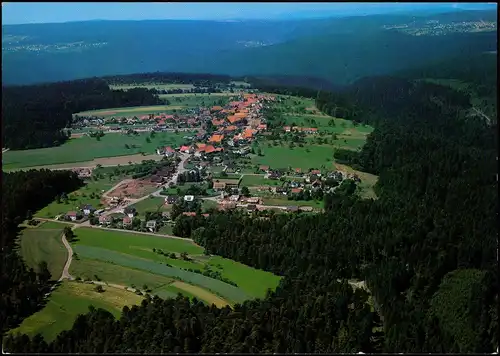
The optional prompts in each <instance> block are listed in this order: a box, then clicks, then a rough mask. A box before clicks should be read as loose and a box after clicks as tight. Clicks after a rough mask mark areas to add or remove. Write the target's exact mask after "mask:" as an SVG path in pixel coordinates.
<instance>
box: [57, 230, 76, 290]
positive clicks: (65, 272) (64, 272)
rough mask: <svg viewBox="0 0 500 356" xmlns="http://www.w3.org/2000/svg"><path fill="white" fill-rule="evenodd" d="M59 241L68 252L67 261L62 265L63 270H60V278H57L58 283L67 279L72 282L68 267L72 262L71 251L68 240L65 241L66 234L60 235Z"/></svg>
mask: <svg viewBox="0 0 500 356" xmlns="http://www.w3.org/2000/svg"><path fill="white" fill-rule="evenodd" d="M74 228H75V227H72V229H74ZM61 240H62V243H63V245H64V247H66V250H67V251H68V259H67V260H66V263H65V264H64V268H63V270H62V273H61V278H59V281H62V280H63V279H69V280H70V281H72V280H73V279H74V278H73V276H72V275H71V274H69V266H71V262H72V261H73V249H72V248H71V245H70V244H69V242H68V240H66V234H62V236H61Z"/></svg>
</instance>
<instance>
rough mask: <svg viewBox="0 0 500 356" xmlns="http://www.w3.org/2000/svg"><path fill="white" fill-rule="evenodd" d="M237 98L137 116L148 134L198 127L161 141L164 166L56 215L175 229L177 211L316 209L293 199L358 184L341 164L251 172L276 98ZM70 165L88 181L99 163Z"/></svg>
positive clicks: (308, 130) (142, 228)
mask: <svg viewBox="0 0 500 356" xmlns="http://www.w3.org/2000/svg"><path fill="white" fill-rule="evenodd" d="M233 99H234V100H232V101H229V102H228V104H227V105H225V106H213V107H210V108H204V107H201V108H199V109H198V110H196V112H195V113H193V114H192V115H167V114H162V113H160V114H157V115H153V114H150V115H147V116H142V117H140V118H135V119H132V121H131V122H132V123H134V122H137V121H138V120H141V122H142V123H143V124H146V125H149V126H147V128H146V130H149V131H151V132H156V131H162V130H182V129H187V128H190V129H195V130H196V132H197V133H196V135H195V136H194V137H187V138H186V141H187V142H185V144H183V145H180V146H179V147H172V146H165V147H158V148H157V149H156V154H157V155H158V156H161V162H163V163H162V165H161V168H158V169H154V170H151V171H147V172H146V173H147V174H146V176H144V174H142V175H143V176H142V177H140V178H136V179H132V180H131V179H127V180H126V181H125V180H124V181H123V182H122V184H119V185H117V187H116V188H115V189H113V190H111V191H108V192H106V193H104V194H103V195H102V197H101V204H100V205H102V207H100V208H98V207H93V206H91V205H89V204H84V205H82V206H81V207H79V209H76V210H72V211H69V212H67V213H66V214H63V215H60V216H58V217H57V218H58V219H64V220H69V221H73V222H79V223H82V224H87V225H101V226H106V227H111V228H119V229H133V230H137V231H149V232H157V231H161V230H163V231H171V229H166V230H165V229H162V227H165V226H167V227H168V226H172V225H173V220H175V218H176V217H177V216H178V215H180V214H182V215H187V216H195V215H197V214H198V215H202V216H208V215H209V214H210V212H212V211H213V210H214V209H215V210H223V211H228V210H234V209H242V210H244V211H247V212H248V213H257V214H261V215H262V216H265V215H266V213H268V212H270V211H274V212H284V213H294V212H309V213H312V212H318V211H321V210H322V209H321V207H319V205H320V204H317V205H318V206H315V204H294V201H300V202H304V201H305V202H314V201H315V202H321V201H322V199H323V196H324V194H327V193H332V192H334V191H335V189H336V188H337V187H339V186H340V184H341V183H342V182H343V181H344V180H347V179H350V180H352V181H354V182H359V178H358V177H357V176H356V175H355V174H352V173H348V172H343V171H340V170H337V171H336V170H333V171H332V170H323V171H322V170H321V169H310V170H308V171H302V170H301V169H300V168H293V167H292V166H289V168H288V169H283V168H273V167H270V166H267V165H260V166H256V167H254V169H252V170H249V166H248V165H244V164H242V162H244V160H245V157H247V156H248V155H250V154H255V152H254V151H255V149H254V147H253V146H252V143H253V141H254V140H256V139H257V138H258V137H259V136H261V135H263V136H265V135H266V133H269V130H268V125H267V121H266V118H265V117H264V114H263V109H264V108H265V107H266V105H269V104H271V103H273V102H275V101H276V97H275V96H272V95H269V94H254V93H240V94H239V95H238V96H236V97H235V98H233ZM98 120H100V119H98ZM99 123H102V122H101V121H99ZM99 127H100V128H101V129H106V127H105V126H99ZM283 131H284V132H291V131H297V132H301V133H302V134H303V135H305V134H307V135H315V134H317V131H318V130H317V128H307V127H306V128H304V127H298V126H284V127H283ZM280 163H282V162H280ZM73 170H74V171H76V172H77V173H78V175H79V177H80V178H82V179H89V178H91V177H92V175H93V171H94V168H75V169H73ZM252 179H253V180H255V182H252ZM247 183H248V184H247ZM181 187H182V188H185V187H188V189H181ZM148 199H155V201H156V202H160V203H159V204H157V206H153V207H151V208H150V210H149V211H141V212H139V211H137V209H136V206H139V205H140V202H143V201H147V200H148ZM269 201H270V202H271V203H269ZM273 202H274V203H273ZM174 205H176V206H177V209H175V210H176V211H179V207H181V208H180V210H181V211H180V213H176V214H172V210H174V209H173V207H174ZM207 206H210V208H206V207H207Z"/></svg>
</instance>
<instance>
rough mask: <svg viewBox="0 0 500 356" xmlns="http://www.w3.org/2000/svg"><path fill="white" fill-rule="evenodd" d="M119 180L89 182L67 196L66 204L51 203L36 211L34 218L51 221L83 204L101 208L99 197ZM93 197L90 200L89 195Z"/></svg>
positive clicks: (116, 178)
mask: <svg viewBox="0 0 500 356" xmlns="http://www.w3.org/2000/svg"><path fill="white" fill-rule="evenodd" d="M120 180H121V178H119V177H115V178H114V179H112V180H111V181H110V180H109V179H99V180H97V181H95V180H90V181H87V184H86V185H85V186H83V187H82V188H80V189H78V190H76V191H74V192H71V193H69V194H68V203H67V204H66V203H64V202H62V201H61V202H60V203H58V202H57V201H53V202H52V203H50V204H49V205H47V206H46V207H44V208H43V209H41V210H39V211H37V212H36V213H35V214H34V216H35V217H38V218H46V219H52V218H54V217H55V216H56V215H59V214H66V213H67V212H68V211H71V210H75V209H77V208H79V207H80V206H82V205H84V204H90V205H92V206H93V207H94V208H96V209H99V208H100V207H102V204H101V202H100V197H101V196H102V194H103V193H104V192H106V191H107V190H108V189H110V188H112V187H113V186H114V185H115V184H116V183H117V182H118V181H120ZM92 194H94V197H93V198H91V195H92Z"/></svg>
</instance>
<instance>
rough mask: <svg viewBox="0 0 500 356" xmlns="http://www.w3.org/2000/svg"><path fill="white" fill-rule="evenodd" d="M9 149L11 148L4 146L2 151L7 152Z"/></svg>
mask: <svg viewBox="0 0 500 356" xmlns="http://www.w3.org/2000/svg"><path fill="white" fill-rule="evenodd" d="M8 150H10V148H2V153H5V152H7V151H8Z"/></svg>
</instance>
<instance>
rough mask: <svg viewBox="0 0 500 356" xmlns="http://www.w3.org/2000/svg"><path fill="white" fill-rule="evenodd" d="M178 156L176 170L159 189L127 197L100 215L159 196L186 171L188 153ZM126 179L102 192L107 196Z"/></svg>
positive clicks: (88, 223) (86, 223)
mask: <svg viewBox="0 0 500 356" xmlns="http://www.w3.org/2000/svg"><path fill="white" fill-rule="evenodd" d="M180 157H181V160H180V162H179V164H178V165H177V170H176V172H175V173H174V174H173V175H172V177H171V178H170V180H169V181H168V182H165V183H164V184H162V186H161V187H160V189H158V190H157V191H155V192H153V193H151V194H147V195H145V196H143V197H142V198H138V199H127V203H126V204H124V205H121V206H119V207H116V208H114V209H111V210H108V211H106V212H104V213H103V214H102V216H107V215H110V214H113V213H116V212H118V211H119V210H123V209H125V208H126V207H128V206H131V205H133V204H136V203H138V202H140V201H143V200H145V199H147V198H149V196H150V195H153V196H160V192H161V191H163V187H168V185H169V184H170V183H174V184H175V183H176V182H177V177H178V176H179V174H182V173H184V172H185V171H186V169H185V168H184V164H185V163H186V161H187V160H188V158H189V154H187V153H180ZM126 181H129V179H126V180H124V181H121V182H120V183H118V184H117V185H115V187H113V188H111V189H110V190H108V191H107V192H106V193H104V195H105V196H107V194H108V193H109V192H111V191H112V190H113V189H115V188H116V187H117V186H119V185H120V184H122V183H124V182H126ZM83 224H85V225H90V222H88V221H87V222H85V223H83Z"/></svg>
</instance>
